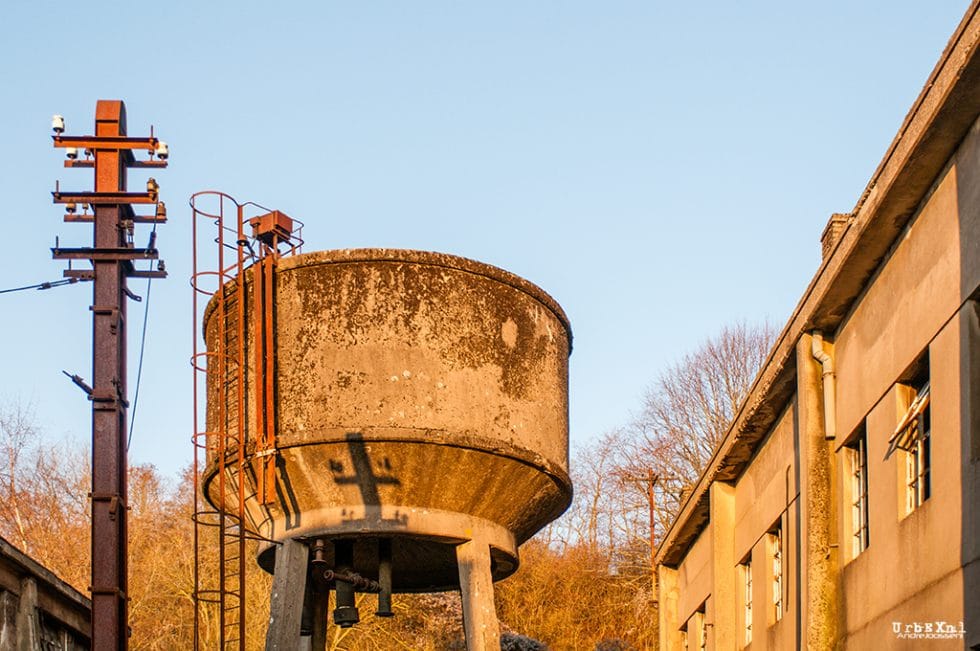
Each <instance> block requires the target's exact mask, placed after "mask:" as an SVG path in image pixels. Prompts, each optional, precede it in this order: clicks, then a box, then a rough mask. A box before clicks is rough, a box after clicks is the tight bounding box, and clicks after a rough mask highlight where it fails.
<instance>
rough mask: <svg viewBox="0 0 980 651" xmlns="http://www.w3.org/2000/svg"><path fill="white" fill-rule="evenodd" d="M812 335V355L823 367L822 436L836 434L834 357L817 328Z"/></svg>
mask: <svg viewBox="0 0 980 651" xmlns="http://www.w3.org/2000/svg"><path fill="white" fill-rule="evenodd" d="M811 336H812V337H813V351H812V352H813V357H814V359H816V360H817V361H818V362H820V366H822V367H823V427H824V430H823V431H824V438H827V439H832V438H835V437H836V436H837V402H836V399H835V396H836V394H837V378H836V377H835V376H834V358H833V357H831V356H830V355H828V354H827V351H825V350H824V349H823V335H822V334H821V333H820V331H819V330H814V331H813V332H812V333H811Z"/></svg>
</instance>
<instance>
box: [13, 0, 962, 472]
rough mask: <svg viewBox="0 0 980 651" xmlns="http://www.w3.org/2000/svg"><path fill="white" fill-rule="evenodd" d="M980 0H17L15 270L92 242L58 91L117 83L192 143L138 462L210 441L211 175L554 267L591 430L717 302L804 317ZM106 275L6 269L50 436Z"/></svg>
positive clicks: (63, 94)
mask: <svg viewBox="0 0 980 651" xmlns="http://www.w3.org/2000/svg"><path fill="white" fill-rule="evenodd" d="M967 5H968V3H967V2H966V1H965V0H957V1H955V2H953V1H946V0H943V1H936V2H928V3H926V2H907V1H903V2H884V1H875V2H871V1H868V2H844V1H832V2H823V3H787V2H776V1H772V2H743V3H731V2H726V3H721V2H716V3H664V2H659V1H653V0H650V1H646V2H640V1H620V0H608V1H604V2H601V3H600V2H585V1H571V0H569V1H565V2H560V1H557V0H553V1H538V2H526V1H525V2H516V1H498V2H484V3H477V2H445V1H439V2H435V1H433V2H412V3H409V2H404V1H402V2H394V1H388V2H383V1H377V2H356V3H355V2H347V3H337V2H316V3H314V2H309V3H296V2H283V3H253V2H209V3H190V2H170V3H127V2H101V1H99V2H86V3H55V2H15V3H8V5H7V6H6V7H5V9H4V19H3V21H2V24H0V83H2V87H3V88H4V102H3V105H2V107H0V144H2V156H0V196H2V197H3V198H4V216H3V217H2V223H3V230H4V234H5V240H6V246H5V249H6V250H5V254H4V256H3V261H2V262H0V289H2V288H7V287H15V286H20V285H27V284H32V283H35V282H40V281H43V280H54V279H57V278H59V277H60V274H61V269H62V265H61V264H60V263H58V262H55V261H53V260H51V259H50V252H49V248H50V247H51V246H52V245H53V242H54V238H55V236H56V235H60V236H61V242H62V244H63V245H72V246H82V245H86V244H88V243H89V238H90V231H89V229H88V228H87V227H84V226H80V225H68V224H64V223H62V221H61V212H60V211H59V210H58V208H57V207H56V206H54V205H52V204H51V202H50V194H49V193H50V191H51V190H52V189H53V186H54V181H55V179H61V181H62V188H63V189H66V190H68V189H84V188H87V187H89V185H90V183H91V181H90V173H89V172H86V171H81V170H66V169H64V168H62V166H61V161H62V152H60V151H57V150H54V149H53V148H52V147H51V142H50V138H49V136H50V130H49V124H50V116H51V115H52V114H54V113H60V114H63V115H64V116H65V118H66V120H67V122H68V133H70V134H76V135H81V134H83V133H90V132H91V130H92V122H93V118H94V115H93V113H94V107H95V101H96V100H97V99H99V98H118V99H123V100H125V101H126V104H127V108H128V113H129V130H130V134H131V135H143V134H145V133H146V132H147V131H148V129H149V125H150V124H153V125H154V126H155V129H156V133H157V135H158V136H160V137H161V138H163V139H164V140H166V141H168V143H169V144H170V148H171V167H170V169H169V170H166V171H164V172H161V173H159V174H156V175H155V176H156V178H157V180H158V181H159V182H160V186H161V196H162V197H163V199H164V200H165V201H166V202H167V206H168V209H169V214H170V223H169V224H167V225H166V226H164V227H162V228H161V229H160V233H159V239H158V247H159V248H160V249H161V252H162V256H163V257H164V258H165V259H166V262H167V267H168V270H169V271H170V274H171V275H170V278H169V279H168V280H166V281H162V282H157V283H154V285H153V291H152V297H151V298H152V300H151V304H150V320H149V324H148V337H147V349H146V354H145V362H144V364H145V367H144V373H143V384H142V388H141V397H140V403H139V407H138V413H137V417H136V418H137V420H136V428H135V434H134V440H133V445H132V449H131V459H132V461H133V462H135V463H144V462H150V463H155V464H156V465H157V466H158V467H159V468H161V469H162V470H163V471H164V472H166V473H168V474H173V473H175V472H177V471H178V469H179V468H181V467H182V466H184V465H185V464H187V463H188V462H189V461H190V459H191V455H192V448H191V445H190V442H189V439H190V435H191V404H190V403H191V400H190V395H191V371H190V369H189V366H188V362H187V360H188V357H189V356H190V350H191V337H192V332H191V315H190V301H191V297H190V290H189V288H188V277H189V275H190V240H191V236H190V224H189V220H190V219H189V218H190V215H189V212H190V211H189V209H187V208H186V206H187V199H188V197H189V195H190V194H191V193H193V192H195V191H197V190H202V189H220V190H224V191H226V192H228V193H230V194H232V195H234V196H236V197H237V198H238V199H240V200H253V201H257V202H259V203H262V204H265V205H268V206H272V207H276V208H279V209H281V210H283V211H285V212H287V213H288V214H290V215H291V216H293V217H296V218H298V219H301V220H303V221H304V222H305V223H306V224H307V227H306V230H305V232H304V235H305V236H306V239H307V243H308V244H307V248H306V250H317V249H325V248H350V247H361V246H380V247H395V248H413V249H425V250H436V251H443V252H447V253H454V254H457V255H463V256H466V257H471V258H475V259H477V260H480V261H483V262H487V263H490V264H494V265H497V266H500V267H503V268H505V269H508V270H510V271H513V272H515V273H517V274H520V275H522V276H524V277H526V278H528V279H529V280H531V281H532V282H535V283H536V284H538V285H540V286H541V287H542V288H544V289H545V290H546V291H548V292H549V293H551V294H552V295H553V296H554V297H555V298H556V299H557V300H558V301H559V302H560V303H561V304H562V306H563V307H564V308H565V310H566V312H567V313H568V315H569V317H570V319H571V323H572V329H573V332H574V335H575V350H574V353H573V355H572V359H571V429H572V432H571V434H572V440H573V443H575V444H577V445H581V444H583V443H586V442H588V441H589V440H590V439H591V438H593V437H596V436H598V435H600V434H602V433H603V432H604V431H606V430H608V429H610V428H613V427H616V426H618V425H621V424H623V423H625V422H627V421H628V420H629V419H630V416H631V413H632V412H634V411H635V410H636V409H637V408H638V406H639V401H640V397H641V396H642V394H643V391H644V389H645V388H646V387H647V386H648V385H649V384H650V383H651V382H652V381H653V379H654V378H655V377H656V376H657V374H658V373H659V372H660V370H661V369H663V368H664V367H665V366H666V365H668V364H669V363H670V362H672V361H673V360H675V359H676V358H678V357H679V356H681V355H682V354H683V353H684V352H686V351H688V350H690V349H692V348H693V347H695V346H697V345H698V344H699V343H700V342H701V341H702V340H704V339H705V338H706V337H708V336H710V335H712V334H713V333H715V332H717V331H718V330H719V329H720V328H721V327H722V326H723V325H724V324H726V323H730V322H732V321H735V320H739V319H745V320H749V321H760V320H763V319H769V320H770V321H772V322H774V323H776V324H778V325H780V326H781V325H782V324H783V323H784V322H785V320H786V318H787V317H788V316H789V314H790V312H791V310H792V308H793V306H794V305H795V303H796V301H797V299H798V298H799V296H800V295H801V294H802V291H803V289H804V288H805V286H806V284H807V282H808V281H809V279H810V277H811V276H812V274H813V273H814V271H815V270H816V268H817V266H818V263H819V236H820V233H821V231H822V230H823V227H824V224H825V222H826V220H827V218H828V217H829V216H830V214H831V213H833V212H847V211H849V210H850V209H851V208H852V207H853V206H854V204H855V202H856V201H857V199H858V197H859V195H860V193H861V191H862V190H863V188H864V186H865V184H866V183H867V181H868V179H869V178H870V176H871V173H872V172H873V171H874V169H875V167H876V166H877V164H878V162H879V160H880V159H881V157H882V155H883V154H884V152H885V149H886V148H887V146H888V144H889V143H890V141H891V139H892V137H893V136H894V134H895V133H896V131H897V129H898V127H899V126H900V124H901V121H902V118H903V117H904V115H905V113H906V112H907V110H908V108H909V107H910V106H911V104H912V102H913V100H914V99H915V97H916V95H917V94H918V92H919V90H920V89H921V88H922V85H923V84H924V82H925V80H926V78H927V76H928V74H929V72H930V71H931V69H932V67H933V66H934V65H935V63H936V61H937V60H938V58H939V55H940V53H941V52H942V49H943V47H944V46H945V44H946V42H947V40H948V39H949V37H950V35H951V34H952V33H953V30H954V29H955V27H956V25H957V23H958V22H959V20H960V18H961V16H962V14H963V12H964V11H965V9H966V7H967ZM145 176H146V174H145V172H144V173H140V172H139V171H134V172H133V173H132V176H131V180H132V181H131V182H132V183H133V184H134V185H136V186H138V185H139V184H140V183H141V182H142V180H143V179H144V178H145ZM145 236H146V235H145V233H143V234H142V235H140V234H138V235H137V241H141V240H142V239H143V238H145ZM132 288H133V289H134V290H135V291H136V292H137V293H141V294H142V293H144V291H145V287H144V286H143V285H142V283H141V282H134V283H133V285H132ZM90 294H91V289H90V286H87V285H76V286H71V287H63V288H58V289H53V290H50V291H47V292H36V291H29V292H20V293H15V294H3V295H0V313H2V314H3V316H4V318H2V319H0V340H2V341H4V342H5V343H6V351H5V354H4V355H3V356H2V362H0V364H2V366H0V369H2V371H3V372H2V373H0V404H4V403H5V404H8V405H9V404H11V403H17V402H19V403H22V404H29V405H31V406H32V407H33V410H34V413H35V416H36V419H37V421H38V423H39V424H40V425H41V427H42V428H43V430H44V432H45V435H46V436H47V437H49V438H51V439H52V440H58V439H64V438H70V439H78V440H85V439H87V438H88V436H89V423H90V420H89V419H90V416H89V403H88V402H87V401H86V400H85V399H84V395H83V394H82V393H81V392H80V391H79V390H78V389H77V388H76V387H74V386H73V385H72V384H71V383H70V382H69V381H68V380H67V379H66V378H64V377H63V376H62V375H61V370H62V369H67V370H69V371H71V372H76V373H79V374H80V375H82V376H84V377H87V378H90V377H91V370H90V369H91V359H90V356H91V353H90V328H91V326H90V316H89V312H88V305H89V303H90ZM130 310H131V311H130V337H131V344H130V351H131V359H132V361H133V362H134V364H135V360H136V353H137V352H138V335H139V329H140V326H141V321H142V306H140V305H132V306H131V308H130ZM134 380H135V367H134V370H133V371H132V372H131V389H132V386H133V382H134Z"/></svg>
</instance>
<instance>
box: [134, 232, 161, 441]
mask: <svg viewBox="0 0 980 651" xmlns="http://www.w3.org/2000/svg"><path fill="white" fill-rule="evenodd" d="M156 241H157V223H156V222H153V230H152V231H150V243H149V245H148V246H147V248H148V249H153V248H156ZM152 281H153V278H152V277H150V278H147V279H146V300H145V302H144V303H143V332H142V333H141V334H140V361H139V364H137V366H136V390H135V391H134V392H133V411H132V413H131V414H130V416H129V436H128V437H127V438H126V452H129V445H130V443H132V442H133V428H134V427H135V426H136V407H137V406H138V405H139V402H140V380H141V379H143V351H144V350H146V322H147V319H148V318H149V316H150V283H151V282H152Z"/></svg>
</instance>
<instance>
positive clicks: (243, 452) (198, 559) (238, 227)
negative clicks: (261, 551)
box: [190, 190, 303, 651]
mask: <svg viewBox="0 0 980 651" xmlns="http://www.w3.org/2000/svg"><path fill="white" fill-rule="evenodd" d="M190 206H191V210H192V230H193V249H192V250H193V273H192V275H191V281H190V284H191V287H192V290H193V291H192V295H193V321H194V329H193V337H194V344H193V355H192V357H191V366H192V368H193V376H194V381H193V392H194V415H193V420H194V434H193V437H192V440H193V444H194V485H195V491H194V648H195V649H202V648H213V645H214V643H217V648H219V649H221V650H222V651H225V650H226V649H242V650H243V649H245V631H246V628H245V551H246V541H247V540H267V539H266V538H265V537H264V536H263V535H262V534H261V530H262V522H261V521H257V518H256V517H255V516H254V515H250V514H249V513H250V511H249V509H247V508H246V506H247V505H248V504H254V505H255V506H256V507H257V508H254V509H252V513H262V512H264V511H265V509H264V507H265V505H267V504H269V503H270V502H271V501H272V499H273V497H274V485H275V463H276V456H277V450H276V442H275V402H274V400H273V387H274V384H273V382H274V372H275V368H274V367H275V354H274V349H273V337H272V332H273V319H274V291H275V286H274V283H275V267H276V263H277V261H278V260H279V258H281V257H285V256H289V255H293V254H296V253H299V252H300V250H301V248H302V246H303V238H302V227H303V224H302V223H301V222H299V221H296V220H292V219H290V218H289V217H287V216H286V215H284V214H283V213H281V212H279V211H276V210H270V209H267V208H265V207H263V206H261V205H259V204H256V203H253V202H245V203H239V202H238V201H236V200H235V199H234V198H233V197H231V196H229V195H227V194H225V193H223V192H217V191H210V190H209V191H203V192H198V193H195V194H194V195H192V196H191V198H190ZM246 227H251V233H248V232H246ZM248 271H251V272H252V274H253V279H252V283H251V290H250V291H251V293H252V298H253V311H252V341H253V343H252V346H251V348H252V349H253V353H254V355H255V360H254V362H255V366H254V377H253V378H249V377H248V362H247V357H246V354H247V353H246V349H247V347H248V342H247V341H246V339H247V335H248V316H247V311H246V305H245V302H246V300H247V299H246V295H247V291H248V286H247V282H246V281H247V278H246V274H247V272H248ZM202 299H203V300H202ZM210 306H213V307H210ZM205 328H206V329H207V330H208V332H210V333H211V336H210V337H208V338H209V340H210V341H212V342H214V344H215V345H213V346H212V347H211V348H210V349H209V348H207V347H204V349H202V346H201V342H202V337H204V336H205ZM250 385H251V386H253V387H254V389H253V390H252V391H251V394H252V395H251V398H252V402H253V403H254V407H255V410H254V414H253V416H252V419H253V420H252V421H251V423H252V427H251V429H252V431H253V432H254V435H253V436H250V435H249V429H250V428H249V422H250V420H249V416H248V405H247V402H248V398H249V395H248V393H249V392H248V387H249V386H250ZM205 479H207V481H208V485H207V486H205V485H204V484H203V481H204V480H205ZM215 554H216V558H214V557H213V556H214V555H215ZM208 622H216V625H217V630H213V628H214V626H213V625H212V626H209V625H208Z"/></svg>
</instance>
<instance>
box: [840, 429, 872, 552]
mask: <svg viewBox="0 0 980 651" xmlns="http://www.w3.org/2000/svg"><path fill="white" fill-rule="evenodd" d="M845 447H846V448H847V452H848V457H849V459H848V460H849V462H850V481H851V557H852V558H856V557H857V555H858V554H860V553H861V552H863V551H864V550H865V549H867V548H868V542H869V541H870V537H869V535H868V433H867V431H866V430H865V429H864V425H863V424H862V425H861V429H860V430H859V431H858V433H857V434H856V435H855V436H854V437H853V438H852V439H851V441H850V442H849V443H847V444H846V446H845Z"/></svg>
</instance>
